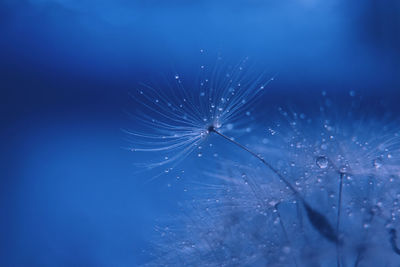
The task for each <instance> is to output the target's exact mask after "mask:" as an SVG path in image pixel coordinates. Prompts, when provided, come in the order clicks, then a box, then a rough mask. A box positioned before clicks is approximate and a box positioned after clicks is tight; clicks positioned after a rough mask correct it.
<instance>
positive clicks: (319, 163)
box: [316, 156, 328, 169]
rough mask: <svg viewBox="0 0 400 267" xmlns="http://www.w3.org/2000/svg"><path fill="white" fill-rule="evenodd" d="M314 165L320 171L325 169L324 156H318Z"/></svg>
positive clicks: (326, 164)
mask: <svg viewBox="0 0 400 267" xmlns="http://www.w3.org/2000/svg"><path fill="white" fill-rule="evenodd" d="M316 164H317V166H318V167H320V168H321V169H326V168H327V167H328V159H327V158H326V157H325V156H319V157H318V158H317V160H316Z"/></svg>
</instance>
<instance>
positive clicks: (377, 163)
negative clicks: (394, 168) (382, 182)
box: [373, 158, 383, 169]
mask: <svg viewBox="0 0 400 267" xmlns="http://www.w3.org/2000/svg"><path fill="white" fill-rule="evenodd" d="M373 165H374V167H375V168H376V169H379V168H381V167H382V165H383V162H382V159H381V158H377V159H375V160H374V162H373Z"/></svg>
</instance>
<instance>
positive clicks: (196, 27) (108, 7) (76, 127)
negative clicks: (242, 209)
mask: <svg viewBox="0 0 400 267" xmlns="http://www.w3.org/2000/svg"><path fill="white" fill-rule="evenodd" d="M350 2H351V3H350ZM399 18H400V4H399V2H398V1H396V0H362V1H361V0H360V1H345V0H338V1H333V0H325V1H320V0H282V1H270V0H233V1H227V0H221V1H214V0H200V1H183V0H173V1H166V0H150V1H145V0H136V1H126V0H98V1H89V0H83V1H78V0H5V1H4V0H3V1H1V2H0V90H1V98H0V112H1V113H0V114H1V115H0V118H1V132H0V136H1V140H2V144H1V150H0V162H1V163H0V166H1V167H0V236H1V238H0V240H1V241H0V242H1V243H0V265H1V266H136V265H138V264H140V263H143V262H145V261H146V259H147V256H146V253H143V252H142V251H143V250H146V249H147V248H148V247H149V246H150V242H151V240H152V235H153V234H154V233H153V226H154V225H155V222H156V219H159V218H163V217H165V216H167V215H168V214H169V213H170V212H174V211H176V210H177V209H178V204H177V202H178V200H180V199H181V198H182V195H183V194H184V193H183V192H184V190H182V188H181V187H183V185H176V186H175V187H173V188H169V187H168V186H167V184H168V179H163V178H162V177H160V178H157V179H155V180H152V181H150V178H151V177H152V176H151V174H147V173H144V174H143V173H139V174H138V173H137V171H138V170H137V169H136V168H135V167H134V166H133V163H134V162H135V160H136V159H135V156H134V155H132V153H130V152H129V151H126V150H125V149H124V147H125V146H126V144H127V143H126V141H125V137H126V136H125V135H124V134H123V132H122V131H121V128H125V127H129V125H130V124H131V123H135V122H134V121H131V120H129V116H128V115H127V113H126V111H128V112H134V111H135V104H134V102H133V101H132V100H131V99H130V98H129V92H130V91H133V90H134V89H135V88H137V85H138V84H139V83H140V82H149V81H151V82H155V83H160V84H162V83H163V81H164V80H163V79H161V78H160V77H162V75H164V74H165V75H167V79H169V78H171V79H172V78H173V76H172V75H170V76H168V73H174V72H175V71H177V70H178V71H179V70H185V71H186V72H188V73H189V74H188V75H187V76H186V77H187V78H186V79H191V78H192V77H194V76H195V75H196V72H197V67H198V64H197V63H198V62H199V60H200V59H199V57H200V56H199V54H200V53H199V51H200V49H204V51H205V54H206V56H205V57H206V58H207V60H209V61H208V62H210V64H212V62H213V60H215V59H216V58H217V55H218V54H221V55H222V57H223V58H225V59H227V61H232V62H235V61H239V60H241V59H242V58H243V57H246V56H248V57H249V58H250V61H251V62H254V63H255V64H256V65H257V66H262V67H263V68H266V69H267V70H268V71H269V72H270V73H272V74H275V73H277V76H276V79H275V81H274V82H273V83H272V84H271V85H270V88H271V93H270V94H269V95H267V96H265V97H266V98H267V99H268V101H270V102H268V103H271V105H277V104H282V105H285V104H288V103H296V101H299V103H310V102H314V101H316V95H320V92H321V91H323V90H325V91H328V92H330V94H331V95H335V94H337V95H338V99H339V100H338V101H336V102H337V103H339V105H341V101H340V95H348V92H349V91H350V90H355V92H356V93H357V95H362V96H364V102H365V103H369V102H370V103H372V104H371V105H366V106H367V108H366V109H365V110H366V113H369V114H371V113H372V114H374V113H376V114H379V113H381V112H383V110H384V109H389V110H391V111H392V112H399V106H398V104H397V102H398V100H400V89H399V86H400V75H399V73H400V49H399V48H400V20H399ZM260 68H261V67H260ZM191 70H193V71H191ZM343 105H344V106H345V105H346V104H345V103H343ZM304 108H307V104H304ZM399 114H400V113H399ZM186 179H187V180H190V177H186Z"/></svg>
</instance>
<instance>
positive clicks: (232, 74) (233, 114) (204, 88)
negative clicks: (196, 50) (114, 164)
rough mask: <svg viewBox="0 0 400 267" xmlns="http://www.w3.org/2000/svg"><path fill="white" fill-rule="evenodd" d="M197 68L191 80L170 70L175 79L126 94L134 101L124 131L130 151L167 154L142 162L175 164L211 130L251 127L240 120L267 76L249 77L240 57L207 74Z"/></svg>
mask: <svg viewBox="0 0 400 267" xmlns="http://www.w3.org/2000/svg"><path fill="white" fill-rule="evenodd" d="M202 66H204V65H202ZM201 69H202V75H201V78H200V81H199V83H198V84H196V85H192V84H185V82H184V79H183V75H181V74H178V73H176V74H174V75H173V78H174V79H173V80H175V81H169V82H168V83H167V85H163V86H162V87H156V86H149V85H142V87H143V88H141V89H140V90H139V91H138V92H139V94H133V95H132V98H133V99H134V100H135V101H136V102H137V111H136V112H135V114H133V118H134V120H135V127H133V129H129V130H126V133H127V134H128V136H129V142H130V143H131V144H132V147H133V148H134V151H135V152H143V153H152V152H155V154H157V155H162V154H164V153H168V154H169V155H168V157H167V156H162V157H161V160H158V161H157V160H155V161H153V162H144V163H143V164H141V166H142V167H145V168H155V167H160V166H164V165H166V164H172V165H174V166H175V165H176V164H178V163H179V162H180V161H182V160H183V159H185V158H186V157H188V156H189V155H190V154H191V153H192V152H193V151H194V150H195V149H196V147H198V146H199V145H201V144H202V143H203V142H205V140H206V139H207V137H208V136H209V135H210V133H212V132H214V131H215V130H219V131H221V132H225V131H232V130H234V129H235V128H236V127H233V125H234V124H235V125H237V129H242V130H243V131H244V132H247V133H250V132H251V128H249V127H248V126H246V127H244V126H242V125H245V124H248V123H247V122H248V119H247V118H246V117H249V116H250V115H251V109H252V108H253V104H254V102H255V100H256V98H257V96H259V94H260V93H261V91H262V90H264V87H265V86H266V85H267V84H268V83H269V82H270V81H271V79H266V78H265V75H260V76H258V77H254V75H253V74H252V73H250V72H248V71H246V68H245V66H244V62H241V63H240V64H238V66H236V67H233V68H222V67H216V68H215V69H213V70H212V69H211V71H210V72H209V73H207V69H208V68H204V67H203V68H201ZM219 72H226V73H227V76H226V78H225V79H220V77H214V76H213V75H212V74H213V73H219ZM209 77H212V78H209ZM199 157H200V156H199Z"/></svg>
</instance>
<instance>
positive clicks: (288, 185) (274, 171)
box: [208, 127, 304, 202]
mask: <svg viewBox="0 0 400 267" xmlns="http://www.w3.org/2000/svg"><path fill="white" fill-rule="evenodd" d="M208 131H209V132H214V133H216V134H217V135H219V136H221V137H223V138H225V139H226V140H228V141H229V142H231V143H233V144H235V145H236V146H238V147H240V148H241V149H244V150H245V151H247V152H248V153H250V154H251V155H252V156H254V157H256V158H257V159H258V160H260V161H261V162H262V163H263V164H264V165H265V166H267V167H268V168H269V169H270V170H271V171H272V172H273V173H275V174H276V175H277V176H278V177H279V179H280V180H281V181H282V182H284V183H285V185H286V186H287V187H288V188H289V189H290V190H291V191H292V192H293V193H294V194H295V195H296V196H297V197H298V198H299V199H300V200H301V201H302V202H304V199H303V197H302V196H301V195H300V194H299V192H298V191H297V190H296V189H295V188H294V187H293V186H292V185H291V184H290V182H289V181H288V180H286V178H285V177H284V176H283V175H282V174H281V173H280V172H279V171H278V170H277V169H275V168H274V167H273V166H272V165H271V164H269V163H268V162H267V161H266V160H265V159H263V158H262V157H260V156H259V155H257V154H256V153H254V152H253V151H251V150H250V149H248V148H247V147H245V146H244V145H242V144H240V143H238V142H236V141H235V140H232V139H231V138H229V137H228V136H226V135H224V134H223V133H221V132H219V131H217V130H215V128H214V127H209V128H208Z"/></svg>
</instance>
